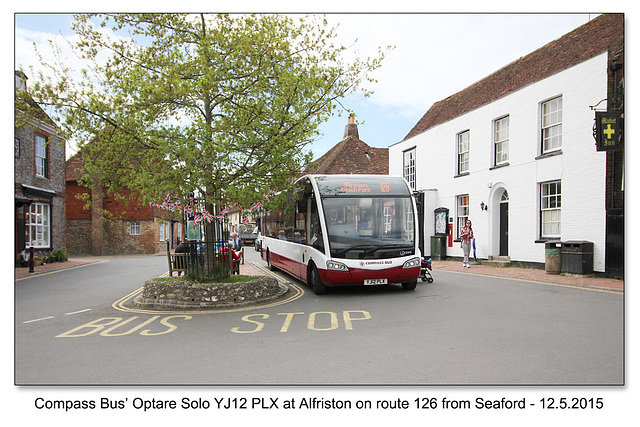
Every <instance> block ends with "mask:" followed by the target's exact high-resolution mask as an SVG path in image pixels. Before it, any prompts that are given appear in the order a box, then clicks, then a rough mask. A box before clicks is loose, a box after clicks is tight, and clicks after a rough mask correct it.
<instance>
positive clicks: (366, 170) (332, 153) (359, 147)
mask: <svg viewBox="0 0 640 427" xmlns="http://www.w3.org/2000/svg"><path fill="white" fill-rule="evenodd" d="M305 173H314V174H330V175H338V174H380V175H388V174H389V149H388V148H375V147H370V146H369V145H367V144H366V143H365V142H363V141H362V140H360V137H359V135H358V125H356V124H355V120H354V118H353V115H351V116H349V121H348V123H347V125H346V126H345V129H344V136H343V139H342V141H340V142H338V143H337V144H336V145H335V146H333V148H331V149H330V150H329V151H327V152H326V153H325V154H324V155H323V156H322V157H320V158H319V159H318V160H316V161H314V162H313V163H311V164H310V165H309V166H308V167H307V168H306V171H305Z"/></svg>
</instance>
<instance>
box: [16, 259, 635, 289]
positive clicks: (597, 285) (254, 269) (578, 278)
mask: <svg viewBox="0 0 640 427" xmlns="http://www.w3.org/2000/svg"><path fill="white" fill-rule="evenodd" d="M106 258H108V257H87V258H84V257H79V258H69V260H68V261H66V262H54V263H51V264H45V265H38V266H35V267H34V272H33V273H29V268H28V267H25V268H16V269H15V279H16V280H18V279H21V278H25V277H32V276H37V275H43V274H47V273H52V272H55V271H59V270H65V269H71V268H79V267H82V266H86V265H90V264H95V263H99V262H104V261H105V259H106ZM258 264H259V263H258ZM432 268H433V269H432V271H431V274H432V276H433V279H434V281H438V272H439V271H450V272H456V273H462V274H472V275H473V274H475V275H482V276H493V277H502V278H507V279H517V280H526V281H533V282H542V283H550V284H557V285H565V286H574V287H581V288H590V289H598V290H606V291H615V292H624V281H623V280H619V279H612V278H606V277H600V276H597V275H573V274H566V273H561V274H547V272H546V271H545V270H541V269H536V268H520V267H513V266H512V267H494V266H488V265H482V264H472V265H471V267H470V268H464V267H462V263H461V262H460V261H433V262H432ZM240 274H243V275H247V276H261V275H264V274H265V273H264V272H263V271H262V270H261V269H259V268H258V266H257V265H256V263H252V262H245V263H244V264H241V265H240Z"/></svg>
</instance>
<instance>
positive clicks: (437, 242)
mask: <svg viewBox="0 0 640 427" xmlns="http://www.w3.org/2000/svg"><path fill="white" fill-rule="evenodd" d="M445 258H447V237H446V236H431V259H432V260H434V261H440V260H443V259H445Z"/></svg>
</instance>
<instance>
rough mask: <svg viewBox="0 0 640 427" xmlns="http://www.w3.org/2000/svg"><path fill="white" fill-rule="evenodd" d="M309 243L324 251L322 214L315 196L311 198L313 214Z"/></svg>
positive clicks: (311, 216) (310, 223)
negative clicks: (319, 211) (319, 212)
mask: <svg viewBox="0 0 640 427" xmlns="http://www.w3.org/2000/svg"><path fill="white" fill-rule="evenodd" d="M307 243H308V244H309V245H311V246H313V247H314V248H316V249H318V250H319V251H322V252H324V240H323V239H322V227H321V226H320V215H319V214H318V205H317V204H316V200H315V198H314V199H312V200H311V215H310V221H309V239H308V241H307Z"/></svg>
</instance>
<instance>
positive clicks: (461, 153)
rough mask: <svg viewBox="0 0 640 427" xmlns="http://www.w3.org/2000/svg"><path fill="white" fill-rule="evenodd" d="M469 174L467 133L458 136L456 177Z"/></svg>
mask: <svg viewBox="0 0 640 427" xmlns="http://www.w3.org/2000/svg"><path fill="white" fill-rule="evenodd" d="M467 172H469V131H465V132H461V133H459V134H458V175H460V174H463V173H467Z"/></svg>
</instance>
